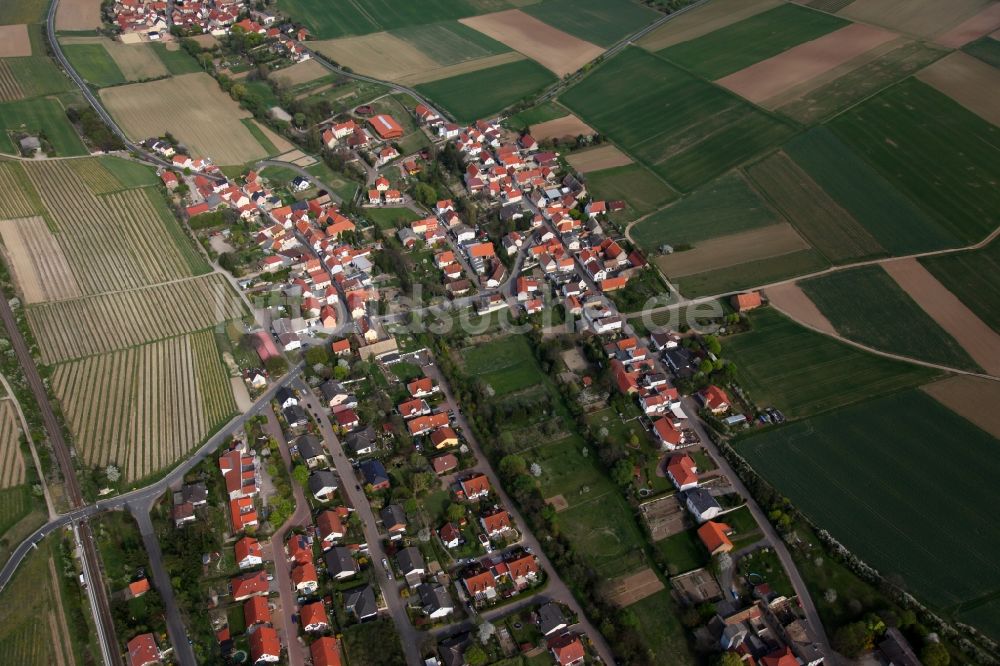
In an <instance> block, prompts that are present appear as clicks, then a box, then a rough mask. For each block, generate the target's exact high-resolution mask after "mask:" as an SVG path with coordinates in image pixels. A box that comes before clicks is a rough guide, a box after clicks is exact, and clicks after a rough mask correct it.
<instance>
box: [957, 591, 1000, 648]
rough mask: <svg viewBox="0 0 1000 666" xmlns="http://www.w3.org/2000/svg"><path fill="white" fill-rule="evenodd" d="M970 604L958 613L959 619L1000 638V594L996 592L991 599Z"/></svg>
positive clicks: (994, 638) (992, 636) (997, 638)
mask: <svg viewBox="0 0 1000 666" xmlns="http://www.w3.org/2000/svg"><path fill="white" fill-rule="evenodd" d="M968 606H969V607H964V608H962V610H960V611H959V612H958V613H956V616H957V617H958V619H959V620H961V621H962V622H965V623H966V624H971V625H973V626H975V627H978V628H979V629H981V630H982V631H983V632H984V633H986V635H988V636H990V637H991V638H993V640H1000V594H998V593H994V595H993V596H992V598H990V599H989V600H983V601H982V602H980V603H977V604H975V605H971V604H969V605H968Z"/></svg>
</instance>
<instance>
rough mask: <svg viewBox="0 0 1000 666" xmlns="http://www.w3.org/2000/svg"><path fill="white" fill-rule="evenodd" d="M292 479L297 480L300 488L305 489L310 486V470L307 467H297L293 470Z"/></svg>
mask: <svg viewBox="0 0 1000 666" xmlns="http://www.w3.org/2000/svg"><path fill="white" fill-rule="evenodd" d="M292 478H293V479H295V481H296V482H297V483H298V484H299V485H300V486H302V487H303V488H305V487H306V486H307V485H309V468H308V467H306V466H305V465H296V466H295V467H293V468H292Z"/></svg>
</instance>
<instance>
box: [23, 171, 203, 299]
mask: <svg viewBox="0 0 1000 666" xmlns="http://www.w3.org/2000/svg"><path fill="white" fill-rule="evenodd" d="M23 168H24V169H25V170H26V171H27V173H28V176H29V178H30V180H31V183H32V184H33V185H34V187H35V189H36V190H37V192H38V194H39V195H40V197H41V200H42V203H43V205H44V207H45V210H46V211H47V213H48V218H49V220H51V224H52V237H53V238H54V239H55V240H56V241H57V243H58V245H59V248H60V251H61V252H62V254H64V255H65V258H66V260H67V263H68V264H69V267H70V269H71V271H72V275H73V277H74V278H75V280H76V282H77V284H78V285H79V287H80V290H81V292H82V293H83V294H98V293H101V292H105V291H115V290H128V289H134V288H136V287H138V286H143V285H148V284H156V283H159V282H166V281H168V280H172V279H176V278H178V277H186V276H190V275H194V274H199V273H204V272H207V270H208V267H207V265H206V264H205V262H204V260H203V259H202V258H201V255H199V254H198V253H197V251H196V250H195V249H194V247H192V245H191V243H190V241H189V240H188V239H187V237H186V236H184V234H183V232H182V231H181V229H180V225H179V224H178V223H177V220H176V219H174V217H173V214H172V213H171V212H170V211H169V210H168V209H167V208H166V205H165V204H164V203H163V201H162V200H161V199H160V195H159V193H157V192H155V191H153V190H151V189H150V188H140V189H132V190H125V191H122V192H114V193H111V194H107V195H102V196H97V195H95V194H94V193H93V192H92V191H91V190H90V189H89V188H88V187H87V186H86V185H85V183H83V182H81V180H80V179H79V178H78V177H76V172H75V171H74V169H73V168H72V167H70V166H69V165H68V164H67V163H66V162H51V161H50V162H39V163H34V162H33V163H25V164H23ZM108 238H116V239H118V242H116V243H113V244H112V243H108V242H107V240H106V239H108ZM40 277H41V278H42V279H45V276H44V275H41V276H40Z"/></svg>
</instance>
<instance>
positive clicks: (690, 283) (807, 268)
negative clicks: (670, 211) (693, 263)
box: [674, 239, 830, 298]
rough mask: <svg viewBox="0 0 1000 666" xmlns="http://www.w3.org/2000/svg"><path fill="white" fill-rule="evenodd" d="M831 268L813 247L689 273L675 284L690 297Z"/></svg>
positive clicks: (730, 291)
mask: <svg viewBox="0 0 1000 666" xmlns="http://www.w3.org/2000/svg"><path fill="white" fill-rule="evenodd" d="M737 240H738V239H737ZM725 249H727V250H728V251H729V252H730V253H732V252H733V249H732V245H731V246H730V247H728V248H725ZM829 267H830V263H829V262H828V261H827V260H826V258H825V257H824V256H823V255H822V254H820V253H819V252H817V251H816V250H813V249H812V248H809V249H805V250H799V251H797V252H789V253H786V254H779V255H775V256H770V257H766V258H763V259H754V260H751V261H746V262H745V263H735V264H733V265H730V266H726V267H725V268H718V269H712V270H706V271H704V272H702V273H694V274H690V275H685V276H683V277H680V278H678V279H677V280H676V281H675V282H674V284H675V285H676V286H677V288H678V289H679V290H680V291H681V293H683V294H684V295H685V296H687V297H690V298H694V297H699V296H711V295H718V294H733V293H735V292H737V291H743V290H745V289H751V288H755V287H758V286H760V285H767V284H771V283H774V282H779V281H782V280H787V279H789V278H793V277H797V276H800V275H809V274H812V273H816V272H819V271H822V270H824V269H826V268H829Z"/></svg>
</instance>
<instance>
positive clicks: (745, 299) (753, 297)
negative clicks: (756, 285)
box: [732, 291, 762, 312]
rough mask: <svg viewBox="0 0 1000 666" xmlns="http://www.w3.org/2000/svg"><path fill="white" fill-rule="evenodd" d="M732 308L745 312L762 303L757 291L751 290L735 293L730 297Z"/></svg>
mask: <svg viewBox="0 0 1000 666" xmlns="http://www.w3.org/2000/svg"><path fill="white" fill-rule="evenodd" d="M732 303H733V308H735V309H736V311H737V312H747V311H749V310H753V309H754V308H759V307H760V306H761V305H762V302H761V299H760V292H759V291H751V292H750V293H747V294H735V295H734V296H733V297H732Z"/></svg>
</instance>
